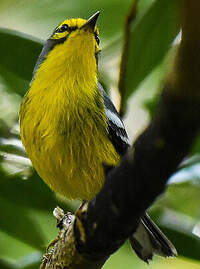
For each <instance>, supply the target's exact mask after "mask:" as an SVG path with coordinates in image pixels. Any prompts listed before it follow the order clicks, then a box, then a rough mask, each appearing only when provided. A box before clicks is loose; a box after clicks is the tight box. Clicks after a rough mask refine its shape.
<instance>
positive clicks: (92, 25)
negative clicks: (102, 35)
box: [81, 11, 100, 31]
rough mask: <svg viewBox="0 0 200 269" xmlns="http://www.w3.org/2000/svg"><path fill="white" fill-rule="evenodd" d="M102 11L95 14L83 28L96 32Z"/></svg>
mask: <svg viewBox="0 0 200 269" xmlns="http://www.w3.org/2000/svg"><path fill="white" fill-rule="evenodd" d="M99 14H100V11H97V12H96V13H94V14H93V15H92V16H91V17H90V18H89V19H88V20H87V21H86V23H85V24H83V26H82V27H81V29H82V28H89V29H91V30H92V31H94V28H95V25H96V22H97V19H98V17H99Z"/></svg>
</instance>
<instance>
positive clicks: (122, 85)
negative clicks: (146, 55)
mask: <svg viewBox="0 0 200 269" xmlns="http://www.w3.org/2000/svg"><path fill="white" fill-rule="evenodd" d="M138 2H139V0H134V2H133V4H132V7H131V9H130V11H129V13H128V15H127V17H126V20H125V25H124V45H123V50H122V55H121V62H120V71H119V81H118V89H119V93H120V97H121V98H120V104H119V114H120V116H123V114H124V97H125V92H126V85H125V75H126V65H127V57H128V49H129V41H130V34H131V25H132V23H133V21H134V20H135V18H136V16H137V7H138Z"/></svg>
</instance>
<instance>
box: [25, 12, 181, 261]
mask: <svg viewBox="0 0 200 269" xmlns="http://www.w3.org/2000/svg"><path fill="white" fill-rule="evenodd" d="M98 16H99V12H97V13H95V14H94V15H93V16H92V17H90V18H89V19H88V20H84V19H80V18H78V19H69V20H65V21H63V22H62V23H61V24H60V25H59V26H58V27H56V28H55V30H54V31H53V33H52V35H51V36H50V38H49V39H48V40H47V41H46V43H45V45H44V47H43V49H42V52H41V54H40V56H39V58H38V60H37V63H36V65H35V68H34V71H33V78H32V81H31V84H30V88H29V90H28V92H27V93H26V95H25V97H24V99H23V102H22V104H21V109H20V131H21V138H22V142H23V144H24V146H25V149H26V152H27V154H28V156H29V158H30V159H31V161H32V164H33V166H34V168H35V169H36V171H37V172H38V174H39V175H40V177H41V178H42V179H43V180H44V181H45V182H46V183H47V184H48V185H49V187H50V188H51V189H52V190H54V191H55V192H57V193H59V194H61V195H63V196H65V197H67V198H69V199H81V200H90V199H91V198H93V197H94V196H95V195H96V194H97V193H98V192H99V191H100V190H101V188H102V185H103V184H104V180H105V176H106V175H105V174H106V169H105V167H108V166H111V167H113V166H116V165H117V164H118V163H119V161H120V157H121V156H122V155H123V154H124V153H125V152H126V150H127V148H128V147H129V142H128V137H127V134H126V131H125V129H124V125H123V123H122V120H121V119H120V117H119V115H118V113H117V111H116V109H115V107H114V105H113V104H112V102H111V100H110V99H109V97H108V96H107V95H106V93H105V92H104V90H103V88H102V86H101V84H100V83H99V82H98V54H99V52H100V47H99V37H98V35H99V31H98V29H97V27H96V21H97V18H98ZM131 243H132V247H133V248H134V249H135V251H136V253H137V255H138V256H139V257H140V258H141V259H143V260H145V261H147V260H148V259H150V258H152V256H153V254H154V253H157V254H159V255H162V256H174V255H175V254H176V251H175V249H174V247H173V245H172V244H171V243H170V242H169V241H168V240H167V239H166V237H165V236H164V235H163V234H162V233H161V231H160V230H159V229H158V227H157V226H156V225H155V224H154V223H153V222H152V221H151V219H150V218H149V217H148V215H147V214H144V217H143V218H142V219H141V223H140V225H139V226H138V229H137V231H136V232H135V234H134V235H133V236H132V238H131Z"/></svg>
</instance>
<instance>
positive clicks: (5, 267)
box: [0, 258, 18, 269]
mask: <svg viewBox="0 0 200 269" xmlns="http://www.w3.org/2000/svg"><path fill="white" fill-rule="evenodd" d="M0 268H1V269H18V266H14V265H13V264H11V263H10V262H8V261H6V260H4V259H1V258H0Z"/></svg>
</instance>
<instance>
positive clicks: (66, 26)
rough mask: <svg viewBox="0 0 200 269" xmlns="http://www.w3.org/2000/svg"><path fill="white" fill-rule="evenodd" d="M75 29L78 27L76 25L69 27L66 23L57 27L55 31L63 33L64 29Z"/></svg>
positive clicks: (70, 30) (69, 30)
mask: <svg viewBox="0 0 200 269" xmlns="http://www.w3.org/2000/svg"><path fill="white" fill-rule="evenodd" d="M76 29H78V27H77V26H72V27H70V26H69V25H68V24H63V25H62V26H60V27H59V28H58V29H56V31H55V33H63V32H66V31H68V32H72V31H75V30H76Z"/></svg>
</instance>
